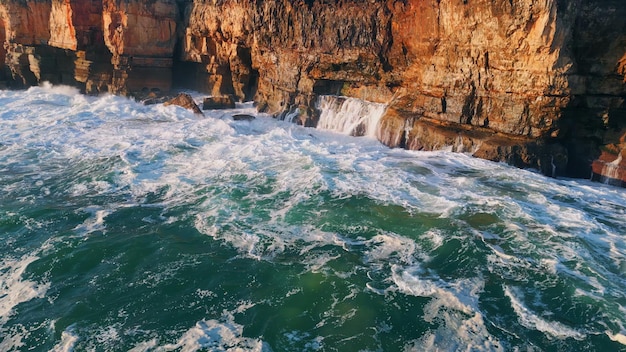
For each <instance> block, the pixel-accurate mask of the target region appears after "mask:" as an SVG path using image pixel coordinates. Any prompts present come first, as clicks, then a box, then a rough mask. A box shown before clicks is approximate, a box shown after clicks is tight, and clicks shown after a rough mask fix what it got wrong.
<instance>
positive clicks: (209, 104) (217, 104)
mask: <svg viewBox="0 0 626 352" xmlns="http://www.w3.org/2000/svg"><path fill="white" fill-rule="evenodd" d="M234 108H235V99H234V98H233V96H232V95H222V96H213V97H207V98H204V100H203V101H202V109H203V110H214V109H234Z"/></svg>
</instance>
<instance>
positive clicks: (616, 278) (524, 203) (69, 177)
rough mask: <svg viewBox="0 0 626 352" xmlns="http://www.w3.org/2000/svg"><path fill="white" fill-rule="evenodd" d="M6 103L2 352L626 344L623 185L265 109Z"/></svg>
mask: <svg viewBox="0 0 626 352" xmlns="http://www.w3.org/2000/svg"><path fill="white" fill-rule="evenodd" d="M324 99H326V100H324ZM333 99H337V98H332V99H331V98H323V99H322V101H323V102H324V101H325V103H324V104H331V101H333ZM332 104H338V105H337V106H336V108H335V110H334V111H335V112H334V113H333V114H335V116H338V115H339V112H340V111H344V113H345V114H349V111H363V109H364V108H362V107H361V108H356V107H355V106H352V105H351V104H353V102H348V100H345V101H344V102H342V103H341V104H339V103H338V102H337V100H335V102H332ZM346 104H347V105H350V106H351V107H349V108H348V107H347V106H345V105H346ZM359 104H364V103H359ZM354 105H356V103H354ZM366 105H367V104H366ZM0 106H2V109H0V236H1V241H0V350H2V351H12V350H15V351H17V350H36V351H49V350H54V351H71V350H77V351H82V350H111V351H117V350H119V351H129V350H130V351H171V350H177V351H196V350H218V351H227V350H246V351H270V350H271V351H293V350H298V351H317V350H323V351H326V350H337V351H344V350H389V351H399V350H405V351H410V350H416V351H423V350H431V351H435V350H447V351H448V350H472V351H508V350H571V351H573V350H607V351H617V350H623V349H624V348H625V341H626V337H625V336H626V328H625V326H626V319H625V318H624V317H625V316H626V244H625V243H626V241H625V234H626V220H625V219H626V195H625V193H624V192H625V190H624V189H621V188H614V187H609V186H606V185H603V184H596V183H590V182H588V181H585V180H567V179H561V180H556V179H550V178H545V177H543V176H541V175H539V174H536V173H533V172H529V171H525V170H518V169H514V168H511V167H509V166H507V165H503V164H496V163H491V162H487V161H483V160H479V159H474V158H471V157H469V156H467V155H463V154H452V153H447V152H409V151H405V150H393V149H388V148H386V147H384V146H382V145H381V144H379V143H378V142H377V141H375V140H374V139H371V138H354V137H350V136H347V135H340V134H335V133H330V132H327V131H324V130H319V129H318V130H315V129H307V128H303V127H300V126H295V125H293V124H289V123H286V122H282V121H276V120H273V119H271V118H269V117H267V116H265V115H262V114H257V119H255V120H254V121H234V120H233V119H232V118H231V115H232V114H235V113H247V114H255V112H254V110H253V108H252V106H251V105H240V106H239V107H238V109H235V110H229V111H222V112H218V111H214V112H211V114H212V115H211V116H208V117H207V118H204V119H199V118H197V117H196V116H194V115H193V113H191V112H188V111H186V110H184V109H182V108H179V107H175V106H169V107H163V106H160V105H152V106H143V105H141V104H138V103H135V102H133V101H130V100H127V99H124V98H120V97H114V96H104V97H100V98H94V97H86V96H82V95H79V94H78V93H77V92H76V91H75V90H73V89H69V88H67V87H50V86H47V87H35V88H31V89H29V90H27V91H19V92H9V91H0ZM379 108H380V109H383V108H381V107H372V106H370V107H368V108H367V109H369V110H368V111H370V112H373V111H378V110H377V109H379ZM368 114H369V113H368ZM362 116H363V115H360V117H358V118H356V117H355V118H354V120H353V121H354V122H355V123H356V122H358V121H362ZM368 116H371V114H369V115H368ZM343 118H344V117H342V119H343ZM345 119H346V120H347V119H349V117H348V116H347V115H346V117H345ZM359 123H362V122H359ZM339 125H342V126H344V125H345V126H348V125H352V126H353V127H351V128H352V129H351V130H350V132H346V131H348V127H346V129H343V127H341V128H340V129H339V128H337V129H335V128H332V129H333V130H341V131H344V132H345V133H346V134H353V132H352V131H353V130H354V126H356V125H355V124H354V123H337V126H339ZM366 125H367V126H368V127H367V128H366V130H367V131H368V132H367V133H366V134H369V133H370V132H369V131H370V128H371V126H375V124H374V123H373V122H368V123H366Z"/></svg>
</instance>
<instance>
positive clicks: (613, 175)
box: [602, 152, 622, 183]
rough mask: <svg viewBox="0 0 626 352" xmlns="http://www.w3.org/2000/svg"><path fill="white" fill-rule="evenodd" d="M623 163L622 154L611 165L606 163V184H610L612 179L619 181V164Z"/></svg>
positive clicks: (604, 173) (603, 173)
mask: <svg viewBox="0 0 626 352" xmlns="http://www.w3.org/2000/svg"><path fill="white" fill-rule="evenodd" d="M621 162H622V153H621V152H620V153H619V155H618V156H617V159H615V160H613V161H612V162H610V163H606V164H605V165H604V168H603V169H602V175H603V176H604V183H609V182H610V180H612V179H619V164H620V163H621Z"/></svg>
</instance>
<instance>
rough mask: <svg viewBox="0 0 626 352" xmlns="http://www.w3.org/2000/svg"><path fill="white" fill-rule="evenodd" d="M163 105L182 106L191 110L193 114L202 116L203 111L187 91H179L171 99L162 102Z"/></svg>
mask: <svg viewBox="0 0 626 352" xmlns="http://www.w3.org/2000/svg"><path fill="white" fill-rule="evenodd" d="M163 105H165V106H168V105H178V106H182V107H183V108H185V109H188V110H191V111H193V112H194V114H198V115H202V116H204V113H203V112H202V110H200V108H199V107H198V105H196V102H195V101H194V100H193V98H192V97H191V95H189V94H187V93H180V94H178V95H177V96H176V97H175V98H173V99H171V100H168V101H166V102H165V103H163Z"/></svg>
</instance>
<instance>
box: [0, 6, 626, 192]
mask: <svg viewBox="0 0 626 352" xmlns="http://www.w3.org/2000/svg"><path fill="white" fill-rule="evenodd" d="M0 41H2V42H4V46H3V47H2V48H0V62H3V63H4V64H5V66H4V68H3V73H2V74H1V75H3V76H4V80H5V81H6V84H7V85H9V86H10V87H15V88H19V87H25V86H28V85H33V84H38V83H39V82H41V81H44V80H46V81H50V82H53V83H63V84H70V85H76V86H79V87H81V89H83V90H84V92H86V93H89V94H97V93H101V92H112V93H117V94H127V95H135V96H140V95H146V94H147V93H149V92H156V93H159V92H161V93H166V92H168V91H170V90H171V88H172V87H173V86H181V87H187V88H192V89H197V90H200V91H205V92H208V93H211V94H214V95H219V94H233V95H235V96H236V97H238V98H239V99H242V100H250V99H254V100H255V101H256V102H257V103H258V107H259V109H261V110H263V111H267V112H269V113H272V114H275V115H276V116H279V117H280V116H285V115H287V114H289V115H290V116H294V115H297V118H296V121H297V122H298V123H301V124H304V125H307V126H315V125H316V124H317V121H318V118H319V112H318V111H317V109H316V101H317V96H319V95H320V94H342V95H346V96H352V97H357V98H361V99H365V100H369V101H374V102H381V103H386V104H388V106H389V107H388V109H387V111H386V113H385V115H384V116H383V118H382V122H381V124H380V126H379V129H378V133H377V136H378V138H379V139H380V140H381V141H382V142H383V143H385V144H387V145H389V146H391V147H403V148H408V149H421V150H431V149H437V148H442V147H452V148H453V150H455V151H465V152H471V153H473V154H474V155H475V156H477V157H481V158H485V159H489V160H495V161H505V162H508V163H511V164H514V165H517V166H520V167H532V168H537V169H540V170H541V171H542V172H543V173H545V174H547V175H553V176H557V175H567V176H576V177H589V176H590V175H592V172H593V173H594V174H595V175H596V176H595V177H596V178H597V179H600V180H604V181H609V182H614V183H616V184H621V183H623V182H626V159H623V158H622V154H624V149H626V140H625V136H626V109H625V106H624V98H625V97H626V78H625V75H626V8H625V7H624V6H623V5H622V3H621V0H571V1H565V0H541V1H539V0H386V1H384V0H370V1H357V0H299V1H287V0H264V1H259V0H144V1H139V0H30V1H25V0H0ZM0 79H2V77H0ZM625 155H626V154H625Z"/></svg>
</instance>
